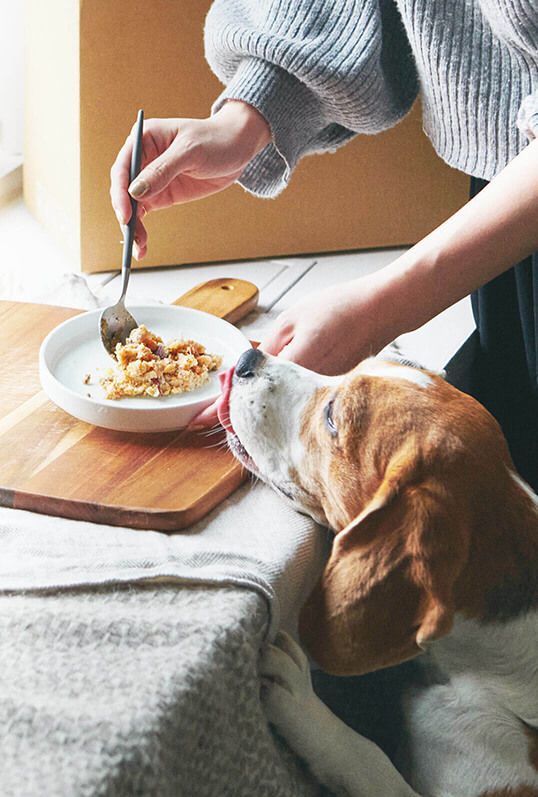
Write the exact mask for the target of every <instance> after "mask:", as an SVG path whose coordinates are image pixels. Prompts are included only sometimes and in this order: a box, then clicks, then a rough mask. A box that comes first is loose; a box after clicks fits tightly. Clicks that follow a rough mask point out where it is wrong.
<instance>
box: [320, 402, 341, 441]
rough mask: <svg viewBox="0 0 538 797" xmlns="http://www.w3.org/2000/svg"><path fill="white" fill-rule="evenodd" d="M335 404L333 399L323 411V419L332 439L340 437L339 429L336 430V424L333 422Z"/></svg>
mask: <svg viewBox="0 0 538 797" xmlns="http://www.w3.org/2000/svg"><path fill="white" fill-rule="evenodd" d="M333 403H334V399H331V400H330V401H328V402H327V404H326V405H325V408H324V410H323V419H324V421H325V426H326V427H327V429H328V430H329V434H330V435H331V436H332V437H336V436H337V435H338V429H337V428H336V424H335V422H334V420H333Z"/></svg>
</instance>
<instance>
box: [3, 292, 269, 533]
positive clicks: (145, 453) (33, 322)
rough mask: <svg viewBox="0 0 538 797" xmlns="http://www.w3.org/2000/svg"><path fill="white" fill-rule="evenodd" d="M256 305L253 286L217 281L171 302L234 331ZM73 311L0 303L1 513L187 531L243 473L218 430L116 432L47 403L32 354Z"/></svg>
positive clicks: (37, 305)
mask: <svg viewBox="0 0 538 797" xmlns="http://www.w3.org/2000/svg"><path fill="white" fill-rule="evenodd" d="M257 300H258V289H257V288H256V286H255V285H253V284H252V283H250V282H245V281H244V280H235V279H217V280H211V281H210V282H205V283H202V284H201V285H199V286H197V287H196V288H193V289H192V290H191V291H189V292H188V293H186V294H185V295H184V296H182V297H181V298H180V299H178V300H177V301H175V302H174V304H179V305H183V306H185V307H192V308H195V309H197V310H205V311H206V312H209V313H213V315H216V316H219V317H220V318H225V319H226V320H227V321H230V322H231V323H234V322H235V321H238V320H239V319H240V318H242V317H243V316H244V315H246V314H247V313H248V312H249V311H250V310H252V308H253V307H255V305H256V303H257ZM79 312H80V311H79V310H71V309H67V308H62V307H51V306H48V305H40V304H27V303H22V302H5V301H0V339H1V341H2V363H3V366H2V369H1V371H0V395H1V396H2V401H1V402H0V446H1V448H0V450H1V452H2V456H1V457H0V505H1V506H8V507H15V508H18V509H29V510H33V511H35V512H42V513H45V514H50V515H59V516H61V517H69V518H74V519H77V520H91V521H95V522H97V523H106V524H112V525H122V526H132V527H133V528H145V529H158V530H161V531H174V530H176V529H183V528H185V527H187V526H190V525H191V524H192V523H195V522H196V521H197V520H199V519H200V518H201V517H203V516H204V515H205V514H206V513H207V512H209V511H210V510H211V509H213V508H214V507H215V506H216V505H217V504H219V503H220V502H221V501H222V500H223V499H224V498H225V497H226V496H227V495H229V494H230V493H231V492H232V491H233V490H235V489H236V487H238V486H239V484H241V482H242V481H243V480H244V478H245V475H246V474H245V472H244V470H243V469H242V467H241V466H240V465H239V463H238V462H237V461H236V460H235V459H234V458H233V456H232V455H231V454H230V452H229V451H228V450H227V448H226V446H225V435H224V432H219V433H218V434H217V435H212V436H210V437H208V435H207V434H204V433H203V432H186V431H179V432H165V433H158V434H132V433H127V432H114V431H110V430H109V429H101V428H98V427H96V426H92V425H91V424H88V423H85V422H83V421H79V420H77V419H76V418H73V417H72V416H71V415H68V414H67V413H65V412H64V411H63V410H61V409H60V408H59V407H57V406H56V405H55V404H53V403H52V402H51V401H50V400H49V399H48V397H47V395H46V394H45V393H44V391H43V390H42V389H41V385H40V382H39V370H38V353H39V348H40V346H41V342H42V340H43V338H44V337H45V335H47V334H48V333H49V332H50V331H51V330H52V329H53V328H54V327H55V326H57V325H58V324H60V323H61V322H62V321H65V320H66V319H68V318H70V317H72V316H74V315H76V314H77V313H79Z"/></svg>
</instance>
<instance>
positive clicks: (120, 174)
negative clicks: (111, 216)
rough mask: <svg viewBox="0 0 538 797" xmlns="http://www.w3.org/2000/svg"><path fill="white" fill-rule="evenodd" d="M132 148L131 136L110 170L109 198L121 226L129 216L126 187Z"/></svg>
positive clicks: (128, 200)
mask: <svg viewBox="0 0 538 797" xmlns="http://www.w3.org/2000/svg"><path fill="white" fill-rule="evenodd" d="M132 150H133V143H132V140H131V138H128V139H127V141H126V142H125V144H124V145H123V147H122V148H121V149H120V151H119V153H118V156H117V158H116V160H115V161H114V164H113V166H112V168H111V170H110V199H111V201H112V207H113V208H114V212H115V213H116V217H117V219H118V222H119V223H120V225H121V226H124V225H125V224H127V223H128V221H129V219H130V218H131V199H130V197H129V194H128V192H127V189H128V187H129V167H130V163H131V153H132Z"/></svg>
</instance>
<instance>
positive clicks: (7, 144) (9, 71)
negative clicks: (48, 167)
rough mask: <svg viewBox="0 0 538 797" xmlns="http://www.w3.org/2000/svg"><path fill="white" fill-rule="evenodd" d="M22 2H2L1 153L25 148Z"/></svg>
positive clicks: (0, 37)
mask: <svg viewBox="0 0 538 797" xmlns="http://www.w3.org/2000/svg"><path fill="white" fill-rule="evenodd" d="M22 20H23V0H0V150H2V151H3V152H4V154H8V155H14V154H20V153H22V147H23V22H22Z"/></svg>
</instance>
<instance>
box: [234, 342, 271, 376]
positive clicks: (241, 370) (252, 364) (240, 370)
mask: <svg viewBox="0 0 538 797" xmlns="http://www.w3.org/2000/svg"><path fill="white" fill-rule="evenodd" d="M264 360H265V355H264V353H263V352H261V351H260V350H259V349H248V351H244V352H243V354H242V355H241V357H240V358H239V359H238V361H237V365H236V366H235V370H234V373H235V375H236V376H240V377H242V378H243V379H248V378H249V377H251V376H254V375H255V372H256V369H257V368H259V367H260V366H261V364H262V363H263V361H264Z"/></svg>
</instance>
